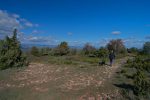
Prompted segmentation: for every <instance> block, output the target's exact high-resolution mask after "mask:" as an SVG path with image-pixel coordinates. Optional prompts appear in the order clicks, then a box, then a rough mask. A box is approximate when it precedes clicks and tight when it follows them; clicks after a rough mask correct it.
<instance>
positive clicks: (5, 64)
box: [0, 29, 28, 69]
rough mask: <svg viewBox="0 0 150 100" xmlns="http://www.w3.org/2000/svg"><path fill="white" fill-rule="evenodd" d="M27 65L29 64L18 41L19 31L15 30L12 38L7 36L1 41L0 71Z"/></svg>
mask: <svg viewBox="0 0 150 100" xmlns="http://www.w3.org/2000/svg"><path fill="white" fill-rule="evenodd" d="M25 65H28V62H27V60H26V57H25V56H24V54H23V53H22V51H21V48H20V42H19V41H18V40H17V30H16V29H15V30H14V32H13V36H12V37H11V38H10V37H8V36H6V38H5V39H4V40H1V41H0V69H7V68H10V67H22V66H25Z"/></svg>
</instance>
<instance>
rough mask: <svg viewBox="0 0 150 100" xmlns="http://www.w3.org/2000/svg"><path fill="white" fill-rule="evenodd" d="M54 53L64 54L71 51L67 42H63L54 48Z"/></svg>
mask: <svg viewBox="0 0 150 100" xmlns="http://www.w3.org/2000/svg"><path fill="white" fill-rule="evenodd" d="M53 53H54V55H58V56H63V55H67V54H68V53H69V47H68V43H67V42H61V43H60V44H59V45H58V46H57V47H56V48H54V49H53Z"/></svg>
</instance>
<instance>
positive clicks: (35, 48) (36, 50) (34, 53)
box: [31, 46, 40, 56]
mask: <svg viewBox="0 0 150 100" xmlns="http://www.w3.org/2000/svg"><path fill="white" fill-rule="evenodd" d="M31 54H32V55H34V56H40V52H39V49H38V48H37V47H35V46H33V47H32V48H31Z"/></svg>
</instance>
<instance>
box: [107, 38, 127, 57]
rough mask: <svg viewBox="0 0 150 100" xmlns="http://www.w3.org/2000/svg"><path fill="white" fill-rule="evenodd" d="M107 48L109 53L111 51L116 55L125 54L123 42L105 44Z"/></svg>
mask: <svg viewBox="0 0 150 100" xmlns="http://www.w3.org/2000/svg"><path fill="white" fill-rule="evenodd" d="M107 48H108V50H109V51H112V50H113V51H114V52H115V53H116V54H119V53H122V54H124V53H126V48H125V46H124V44H123V41H122V40H121V39H116V40H111V41H109V43H108V44H107Z"/></svg>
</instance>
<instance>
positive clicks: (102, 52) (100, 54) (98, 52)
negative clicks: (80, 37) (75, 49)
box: [95, 47, 108, 58]
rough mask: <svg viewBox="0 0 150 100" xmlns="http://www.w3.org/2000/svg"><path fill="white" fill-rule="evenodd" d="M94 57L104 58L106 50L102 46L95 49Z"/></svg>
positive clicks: (106, 53)
mask: <svg viewBox="0 0 150 100" xmlns="http://www.w3.org/2000/svg"><path fill="white" fill-rule="evenodd" d="M95 55H96V57H100V58H105V57H106V56H107V55H108V50H107V49H106V48H104V47H100V48H99V49H98V50H96V51H95Z"/></svg>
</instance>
